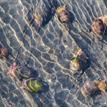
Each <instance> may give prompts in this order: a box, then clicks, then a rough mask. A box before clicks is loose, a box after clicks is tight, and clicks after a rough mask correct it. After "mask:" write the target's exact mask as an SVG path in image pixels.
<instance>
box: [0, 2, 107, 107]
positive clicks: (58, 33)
mask: <svg viewBox="0 0 107 107" xmlns="http://www.w3.org/2000/svg"><path fill="white" fill-rule="evenodd" d="M63 4H66V5H68V7H69V10H70V12H71V13H72V14H73V16H74V21H73V23H72V24H70V25H69V29H67V28H68V27H67V26H66V25H63V24H61V23H60V22H59V21H58V19H57V16H56V14H54V11H53V14H52V15H51V16H52V17H50V10H51V9H53V10H54V9H55V8H56V7H57V6H59V5H63ZM31 8H33V12H34V13H35V14H36V15H38V14H42V15H43V17H44V22H45V23H44V26H43V27H42V28H41V29H40V30H39V31H37V30H36V29H35V27H34V26H31V25H30V24H29V21H28V20H27V13H28V12H29V11H30V10H31ZM106 14H107V2H106V0H57V1H56V0H0V46H3V47H7V48H8V49H9V52H10V56H9V59H8V64H7V63H6V62H2V61H1V60H0V65H1V69H0V89H1V92H0V107H36V106H37V105H38V107H107V93H105V94H102V95H98V96H96V97H95V98H84V97H83V96H82V95H81V92H80V87H81V86H82V85H83V83H84V81H85V80H94V79H105V80H107V79H106V78H107V72H106V70H107V60H106V58H107V46H106V45H107V41H106V40H102V39H96V38H95V37H94V36H95V35H94V34H93V33H89V29H90V26H91V23H92V20H94V19H95V18H96V17H99V16H103V15H106ZM75 20H77V21H79V24H80V25H79V24H77V23H76V21H75ZM68 30H69V31H68ZM78 47H80V48H82V49H83V50H84V52H86V53H87V54H88V56H89V57H90V59H91V66H90V67H89V68H88V69H87V70H86V71H85V72H84V74H83V75H82V76H81V77H80V78H78V79H77V77H76V76H73V75H72V72H71V70H70V69H69V63H70V58H71V57H72V53H73V52H74V50H76V49H77V48H78ZM17 52H19V55H18V62H19V63H20V64H21V65H22V66H24V64H25V63H27V64H28V66H30V67H32V68H34V69H35V70H36V71H37V78H38V77H40V78H43V80H45V81H46V82H47V83H48V84H49V87H50V88H49V91H48V92H46V93H43V94H35V95H32V99H31V96H30V95H28V96H27V97H28V98H26V96H25V94H23V92H22V91H21V90H20V88H19V87H18V86H17V85H16V83H15V82H14V81H12V80H11V79H10V78H9V77H7V76H6V73H5V71H6V68H7V65H9V64H10V63H12V62H13V61H14V58H13V56H14V57H15V56H16V55H17ZM30 99H31V100H32V101H30ZM33 104H34V105H33Z"/></svg>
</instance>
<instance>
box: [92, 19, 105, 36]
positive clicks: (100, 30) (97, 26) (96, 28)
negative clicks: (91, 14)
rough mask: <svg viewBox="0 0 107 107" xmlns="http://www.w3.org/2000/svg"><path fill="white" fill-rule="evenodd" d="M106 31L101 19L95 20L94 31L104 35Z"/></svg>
mask: <svg viewBox="0 0 107 107" xmlns="http://www.w3.org/2000/svg"><path fill="white" fill-rule="evenodd" d="M104 30H105V24H104V23H103V21H102V20H101V19H95V20H94V21H93V23H92V31H93V32H94V33H96V34H99V35H101V34H103V33H104Z"/></svg>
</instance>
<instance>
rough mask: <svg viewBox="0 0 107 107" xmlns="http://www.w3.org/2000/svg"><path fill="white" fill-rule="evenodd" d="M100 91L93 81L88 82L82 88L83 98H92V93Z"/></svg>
mask: <svg viewBox="0 0 107 107" xmlns="http://www.w3.org/2000/svg"><path fill="white" fill-rule="evenodd" d="M97 90H98V87H97V85H96V83H95V82H93V81H86V82H85V83H84V85H83V86H82V88H81V93H82V95H83V96H85V97H87V96H90V95H91V94H92V93H94V92H95V91H97Z"/></svg>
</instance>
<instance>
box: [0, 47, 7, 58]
mask: <svg viewBox="0 0 107 107" xmlns="http://www.w3.org/2000/svg"><path fill="white" fill-rule="evenodd" d="M7 57H8V49H7V48H0V58H7Z"/></svg>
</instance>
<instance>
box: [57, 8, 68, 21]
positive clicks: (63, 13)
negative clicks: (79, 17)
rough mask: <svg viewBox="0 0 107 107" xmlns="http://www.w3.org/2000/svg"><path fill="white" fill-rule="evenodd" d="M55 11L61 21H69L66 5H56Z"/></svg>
mask: <svg viewBox="0 0 107 107" xmlns="http://www.w3.org/2000/svg"><path fill="white" fill-rule="evenodd" d="M56 13H57V15H58V19H59V21H60V22H61V23H67V22H68V21H69V12H68V11H67V7H66V6H61V7H58V8H57V10H56Z"/></svg>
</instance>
